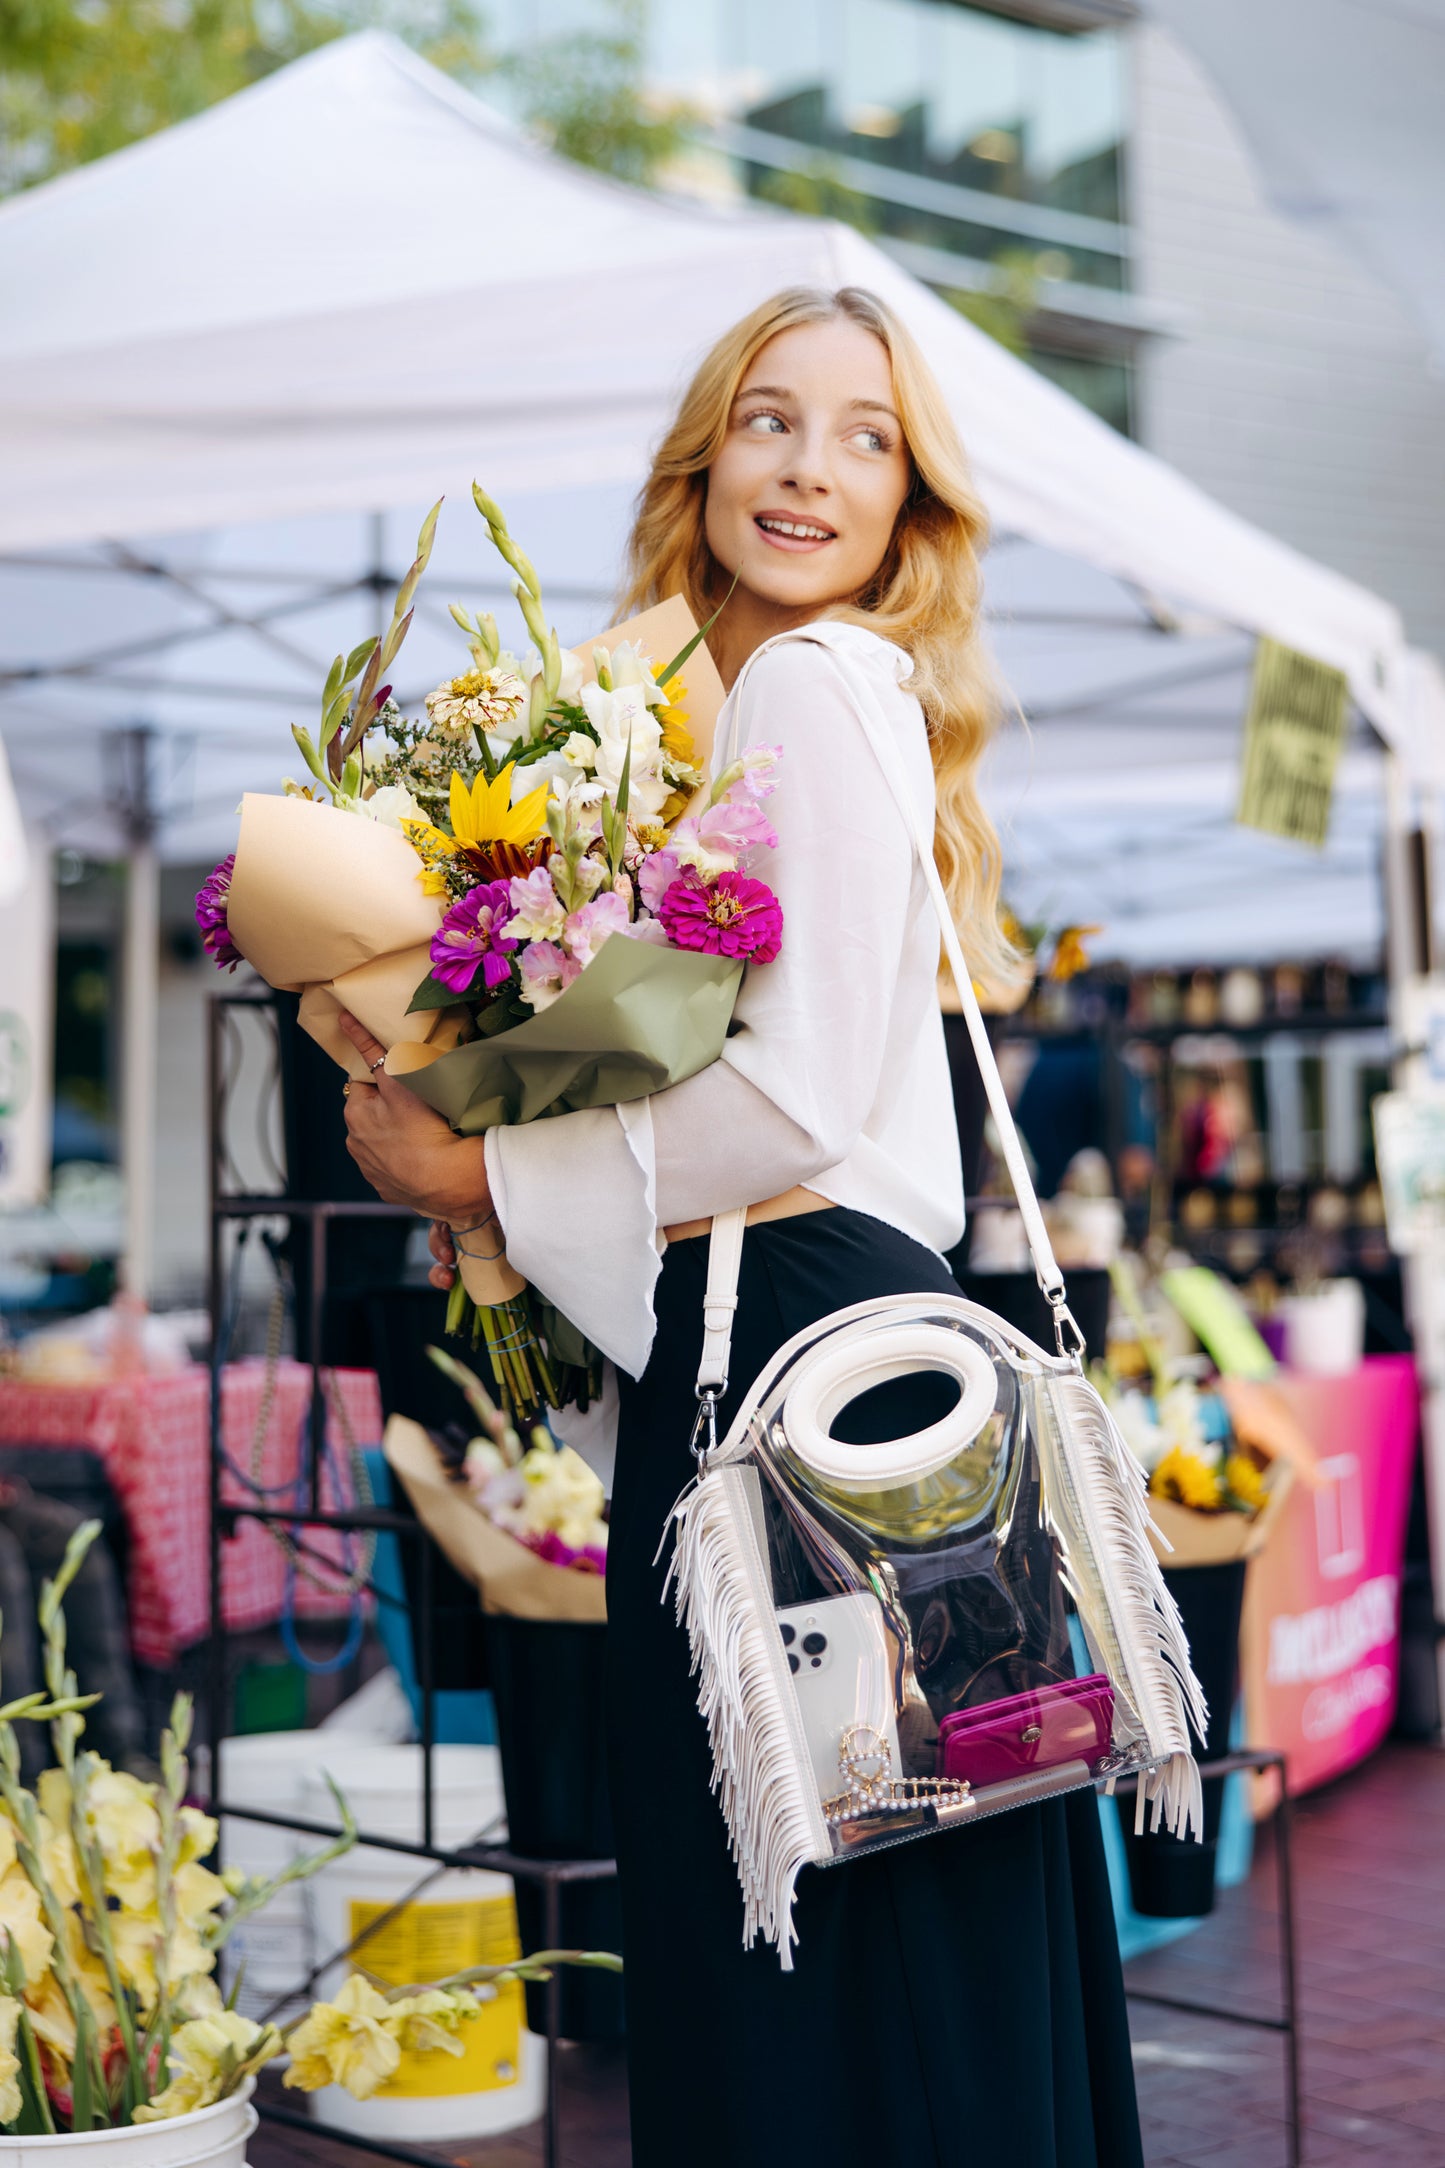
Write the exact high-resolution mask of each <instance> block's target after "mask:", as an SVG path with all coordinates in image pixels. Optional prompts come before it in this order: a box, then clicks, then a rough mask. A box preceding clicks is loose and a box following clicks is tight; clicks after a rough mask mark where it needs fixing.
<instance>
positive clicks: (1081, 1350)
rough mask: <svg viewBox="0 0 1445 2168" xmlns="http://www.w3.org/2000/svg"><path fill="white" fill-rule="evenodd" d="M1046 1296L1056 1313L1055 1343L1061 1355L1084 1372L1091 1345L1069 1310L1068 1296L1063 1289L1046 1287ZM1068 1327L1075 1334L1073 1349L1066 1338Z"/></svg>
mask: <svg viewBox="0 0 1445 2168" xmlns="http://www.w3.org/2000/svg"><path fill="white" fill-rule="evenodd" d="M1044 1296H1045V1299H1046V1301H1047V1302H1048V1305H1049V1308H1050V1309H1051V1310H1052V1311H1053V1313H1054V1343H1055V1345H1056V1346H1057V1348H1058V1351H1059V1353H1060V1354H1061V1355H1063V1356H1066V1357H1067V1358H1068V1359H1069V1360H1070V1361H1072V1362H1073V1364H1074V1366H1075V1368H1076V1369H1079V1370H1082V1369H1083V1367H1084V1357H1085V1355H1086V1354H1087V1353H1088V1346H1089V1343H1088V1342H1087V1340H1086V1339H1085V1338H1084V1335H1083V1333H1082V1332H1081V1331H1080V1330H1079V1321H1078V1319H1077V1318H1076V1317H1075V1315H1074V1313H1073V1311H1072V1310H1071V1309H1070V1308H1069V1298H1068V1295H1067V1294H1066V1292H1065V1291H1064V1289H1063V1288H1062V1287H1046V1288H1045V1289H1044ZM1066 1327H1067V1329H1068V1331H1069V1332H1070V1333H1072V1334H1073V1340H1074V1344H1073V1346H1072V1347H1070V1346H1069V1345H1068V1343H1067V1341H1066V1340H1065V1337H1064V1334H1065V1328H1066Z"/></svg>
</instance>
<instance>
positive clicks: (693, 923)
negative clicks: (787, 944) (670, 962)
mask: <svg viewBox="0 0 1445 2168" xmlns="http://www.w3.org/2000/svg"><path fill="white" fill-rule="evenodd" d="M657 915H658V917H659V918H660V919H661V921H662V924H663V930H664V931H665V933H666V935H667V938H668V940H669V941H670V942H671V943H672V945H673V947H674V948H680V949H701V950H703V952H704V953H705V954H706V955H709V956H750V957H751V958H752V960H753V962H754V963H756V964H768V963H771V962H772V960H773V958H774V957H775V956H776V955H777V953H778V950H779V948H780V947H781V945H782V939H783V907H782V905H781V904H780V903H779V902H778V899H777V897H776V896H775V895H774V894H773V892H772V890H771V889H770V888H769V887H768V885H767V883H766V882H765V881H755V880H754V879H753V878H752V876H751V875H750V874H747V873H720V874H719V875H718V877H717V879H716V880H715V881H712V882H710V883H709V884H708V885H707V887H705V888H704V887H702V886H700V885H699V883H697V882H696V881H694V880H692V879H690V878H688V877H687V876H686V875H684V876H683V877H682V878H681V879H679V880H676V881H674V882H673V884H672V886H671V887H670V888H669V889H668V890H667V893H666V894H665V895H664V896H663V898H662V901H661V902H660V903H659V905H658V907H657Z"/></svg>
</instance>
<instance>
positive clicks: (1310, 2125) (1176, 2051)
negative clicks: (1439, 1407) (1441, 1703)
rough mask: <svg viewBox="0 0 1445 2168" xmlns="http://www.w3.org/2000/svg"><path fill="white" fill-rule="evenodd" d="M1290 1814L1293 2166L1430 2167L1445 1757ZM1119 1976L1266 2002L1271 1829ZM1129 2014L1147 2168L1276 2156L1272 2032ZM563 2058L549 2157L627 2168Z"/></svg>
mask: <svg viewBox="0 0 1445 2168" xmlns="http://www.w3.org/2000/svg"><path fill="white" fill-rule="evenodd" d="M1295 1812H1296V1878H1297V1891H1296V1894H1297V1918H1298V1935H1299V1946H1300V2001H1301V2013H1302V2022H1303V2035H1304V2091H1305V2099H1306V2139H1305V2163H1306V2168H1346V2164H1349V2168H1396V2164H1400V2168H1403V2164H1405V2163H1408V2164H1409V2168H1445V1753H1440V1752H1437V1751H1436V1750H1434V1749H1432V1748H1429V1747H1421V1746H1404V1745H1398V1744H1395V1745H1391V1746H1389V1747H1387V1748H1386V1749H1385V1751H1384V1752H1383V1753H1381V1754H1380V1755H1378V1756H1377V1757H1376V1758H1375V1760H1374V1761H1373V1762H1371V1763H1370V1764H1369V1765H1368V1766H1367V1767H1366V1768H1364V1769H1362V1770H1358V1771H1356V1772H1355V1774H1354V1775H1353V1776H1351V1777H1347V1778H1345V1779H1343V1780H1342V1781H1341V1782H1340V1783H1338V1784H1336V1785H1333V1786H1331V1787H1330V1788H1329V1789H1328V1790H1326V1791H1323V1792H1318V1793H1315V1794H1313V1795H1312V1796H1311V1797H1310V1798H1308V1799H1304V1800H1301V1801H1300V1802H1299V1804H1298V1805H1297V1807H1296V1810H1295ZM1129 1979H1130V1982H1131V1984H1132V1985H1134V1986H1136V1987H1139V1988H1149V1989H1154V1990H1157V1991H1158V1992H1160V1993H1163V1994H1171V1995H1179V1996H1182V1997H1186V1998H1188V1999H1189V2000H1192V2001H1201V2002H1210V2003H1222V2004H1227V2005H1230V2006H1232V2007H1233V2008H1235V2009H1237V2010H1241V2011H1259V2012H1265V2013H1269V2012H1272V2011H1274V2010H1275V2009H1277V2007H1278V2004H1277V1999H1276V1998H1277V1992H1278V1985H1277V1983H1278V1973H1277V1969H1276V1960H1275V1870H1274V1850H1273V1844H1272V1842H1271V1839H1270V1836H1269V1834H1268V1832H1267V1831H1265V1832H1262V1833H1261V1841H1260V1846H1259V1852H1258V1856H1257V1859H1256V1863H1255V1868H1254V1872H1253V1874H1252V1875H1251V1877H1250V1879H1249V1881H1248V1883H1247V1884H1245V1885H1244V1886H1243V1887H1242V1888H1240V1889H1237V1890H1231V1891H1228V1892H1227V1893H1226V1894H1225V1895H1224V1896H1223V1897H1222V1898H1221V1900H1220V1904H1219V1908H1218V1910H1217V1911H1216V1913H1215V1914H1214V1916H1213V1917H1212V1918H1211V1919H1210V1920H1209V1921H1207V1922H1206V1923H1205V1924H1204V1925H1203V1926H1202V1927H1201V1928H1200V1929H1199V1930H1198V1932H1197V1933H1195V1934H1193V1935H1191V1936H1189V1937H1188V1938H1187V1939H1186V1940H1185V1941H1182V1942H1178V1943H1175V1944H1173V1945H1171V1946H1170V1947H1169V1948H1168V1949H1165V1950H1162V1951H1158V1952H1156V1953H1155V1954H1154V1955H1153V1956H1151V1957H1147V1958H1141V1959H1139V1960H1138V1961H1136V1963H1135V1964H1133V1965H1132V1966H1131V1967H1130V1968H1129ZM1131 2015H1132V2023H1133V2034H1134V2054H1135V2065H1136V2069H1137V2073H1138V2080H1139V2105H1140V2114H1141V2118H1142V2122H1143V2129H1144V2141H1145V2157H1146V2160H1147V2162H1148V2164H1149V2168H1285V2161H1286V2158H1287V2155H1286V2149H1285V2114H1284V2081H1283V2052H1282V2043H1281V2041H1280V2039H1279V2037H1278V2036H1277V2035H1275V2034H1269V2033H1258V2032H1251V2031H1246V2030H1245V2029H1244V2028H1243V2027H1241V2026H1237V2025H1231V2024H1222V2023H1216V2022H1213V2021H1209V2020H1205V2019H1201V2018H1197V2017H1192V2016H1188V2017H1186V2016H1182V2015H1179V2014H1176V2013H1173V2012H1165V2011H1160V2010H1156V2009H1153V2008H1150V2007H1148V2006H1147V2005H1143V2004H1137V2003H1136V2004H1134V2005H1132V2006H1131ZM563 2072H564V2083H565V2087H566V2096H567V2098H566V2108H565V2122H564V2131H563V2159H564V2163H565V2168H628V2147H627V2135H626V2122H627V2111H626V2100H625V2094H624V2090H623V2079H622V2069H621V2058H620V2056H619V2055H618V2054H616V2053H614V2052H611V2051H605V2050H599V2049H572V2050H567V2051H565V2062H564V2066H563ZM291 2098H292V2100H294V2096H291ZM289 2104H290V2101H288V2105H289ZM538 2136H539V2134H538V2133H537V2132H536V2131H535V2130H533V2131H524V2132H519V2133H517V2134H516V2135H514V2136H512V2137H510V2138H497V2139H491V2140H488V2141H486V2142H483V2143H480V2144H477V2145H471V2146H447V2147H445V2148H441V2149H439V2150H438V2155H437V2158H438V2160H439V2161H448V2162H452V2163H456V2164H458V2168H535V2164H536V2163H537V2162H538V2161H539V2160H540V2158H541V2149H540V2144H539V2142H538ZM250 2161H251V2168H375V2164H376V2161H377V2156H375V2155H374V2154H371V2153H368V2152H365V2151H363V2150H362V2149H360V2148H357V2147H346V2148H342V2147H333V2146H330V2145H327V2144H324V2143H323V2142H321V2141H320V2140H317V2139H313V2138H308V2137H304V2136H300V2135H293V2134H291V2133H289V2132H288V2133H285V2134H283V2133H281V2132H277V2131H272V2132H268V2130H267V2128H266V2126H265V2124H263V2125H262V2127H261V2130H260V2131H258V2133H257V2135H256V2137H255V2138H254V2139H253V2140H252V2143H251V2147H250ZM979 2168H1031V2164H1029V2163H1025V2162H1017V2163H1014V2162H1010V2163H1007V2164H1004V2163H997V2164H995V2163H987V2164H984V2163H980V2164H979ZM1100 2168H1110V2164H1109V2163H1107V2162H1103V2163H1101V2164H1100Z"/></svg>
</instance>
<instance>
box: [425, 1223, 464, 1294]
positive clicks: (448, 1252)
mask: <svg viewBox="0 0 1445 2168" xmlns="http://www.w3.org/2000/svg"><path fill="white" fill-rule="evenodd" d="M426 1243H427V1248H428V1249H429V1250H430V1251H431V1253H432V1256H433V1257H434V1258H435V1259H436V1263H435V1264H434V1265H433V1266H432V1268H431V1271H430V1272H429V1273H428V1274H427V1278H428V1279H429V1280H430V1281H431V1284H432V1286H433V1287H439V1288H440V1289H441V1291H442V1293H443V1294H444V1295H445V1294H446V1293H447V1292H448V1291H449V1289H450V1288H451V1285H452V1283H453V1281H454V1280H455V1279H456V1276H457V1246H456V1244H455V1242H453V1240H452V1231H451V1229H450V1227H448V1225H447V1223H446V1221H445V1220H433V1221H432V1223H431V1232H430V1233H429V1234H428V1236H427V1238H426Z"/></svg>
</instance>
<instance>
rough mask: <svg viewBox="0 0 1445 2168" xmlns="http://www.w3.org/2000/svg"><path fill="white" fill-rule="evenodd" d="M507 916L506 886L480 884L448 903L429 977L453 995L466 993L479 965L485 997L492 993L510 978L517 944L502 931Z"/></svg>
mask: <svg viewBox="0 0 1445 2168" xmlns="http://www.w3.org/2000/svg"><path fill="white" fill-rule="evenodd" d="M511 916H512V902H511V889H510V883H509V882H507V881H483V882H482V883H481V885H480V886H479V887H477V888H474V889H471V890H470V891H469V892H468V894H467V895H465V896H463V898H462V900H461V902H460V903H454V904H453V905H452V907H451V909H450V910H449V911H448V913H447V915H446V917H445V918H444V919H443V920H442V922H441V924H440V926H439V927H438V928H437V930H436V932H435V934H434V935H433V936H432V945H431V970H432V977H433V978H434V979H439V980H440V981H441V984H442V985H443V986H446V987H449V988H450V989H451V991H452V992H453V993H454V994H467V993H470V992H471V990H472V986H473V982H474V981H475V979H476V976H477V968H478V966H479V965H480V967H481V973H482V978H483V981H484V982H485V985H486V988H487V991H488V993H493V992H495V990H496V989H497V987H499V986H500V985H501V984H502V982H503V980H504V979H506V978H508V977H509V976H510V974H511V969H512V965H511V955H512V951H513V950H514V949H515V948H516V946H517V944H516V942H515V941H509V940H508V939H507V937H506V935H505V934H504V933H503V931H502V928H503V927H504V926H505V925H506V924H507V923H508V921H509V920H510V918H511Z"/></svg>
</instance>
